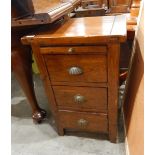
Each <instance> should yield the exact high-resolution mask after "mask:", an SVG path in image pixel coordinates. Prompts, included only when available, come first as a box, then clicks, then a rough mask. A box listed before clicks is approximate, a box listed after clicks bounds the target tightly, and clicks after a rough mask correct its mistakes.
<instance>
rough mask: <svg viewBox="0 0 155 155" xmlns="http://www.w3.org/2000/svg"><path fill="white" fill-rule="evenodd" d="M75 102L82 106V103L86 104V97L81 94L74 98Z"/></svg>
mask: <svg viewBox="0 0 155 155" xmlns="http://www.w3.org/2000/svg"><path fill="white" fill-rule="evenodd" d="M74 101H75V103H78V104H81V103H83V102H85V97H84V96H82V95H80V94H77V95H75V96H74Z"/></svg>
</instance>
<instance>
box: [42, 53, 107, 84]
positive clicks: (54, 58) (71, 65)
mask: <svg viewBox="0 0 155 155" xmlns="http://www.w3.org/2000/svg"><path fill="white" fill-rule="evenodd" d="M44 58H45V63H46V66H47V70H48V72H49V76H50V79H51V81H52V82H107V57H106V55H45V56H44Z"/></svg>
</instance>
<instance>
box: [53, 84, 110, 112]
mask: <svg viewBox="0 0 155 155" xmlns="http://www.w3.org/2000/svg"><path fill="white" fill-rule="evenodd" d="M53 90H54V94H55V97H56V101H57V105H58V106H59V109H74V110H80V111H84V110H85V111H86V109H87V110H89V111H96V112H107V89H106V88H92V87H68V86H53Z"/></svg>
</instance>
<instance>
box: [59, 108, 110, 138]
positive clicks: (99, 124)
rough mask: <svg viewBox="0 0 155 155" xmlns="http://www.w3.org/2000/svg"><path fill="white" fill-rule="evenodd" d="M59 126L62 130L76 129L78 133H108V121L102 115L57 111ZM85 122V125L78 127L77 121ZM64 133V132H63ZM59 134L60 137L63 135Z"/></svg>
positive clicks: (104, 115)
mask: <svg viewBox="0 0 155 155" xmlns="http://www.w3.org/2000/svg"><path fill="white" fill-rule="evenodd" d="M58 114H59V126H60V127H61V128H64V129H76V130H78V131H89V132H101V133H103V132H104V133H107V132H108V119H107V115H106V114H104V113H97V114H96V113H91V114H88V113H84V112H73V111H59V112H58ZM81 119H82V120H86V121H87V123H86V125H81V126H80V125H79V123H78V122H79V120H81ZM63 132H64V131H63ZM63 132H62V133H60V134H61V135H62V134H64V133H63Z"/></svg>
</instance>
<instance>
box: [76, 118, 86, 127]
mask: <svg viewBox="0 0 155 155" xmlns="http://www.w3.org/2000/svg"><path fill="white" fill-rule="evenodd" d="M78 125H79V126H80V127H86V126H87V125H88V121H87V120H85V119H79V120H78Z"/></svg>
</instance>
